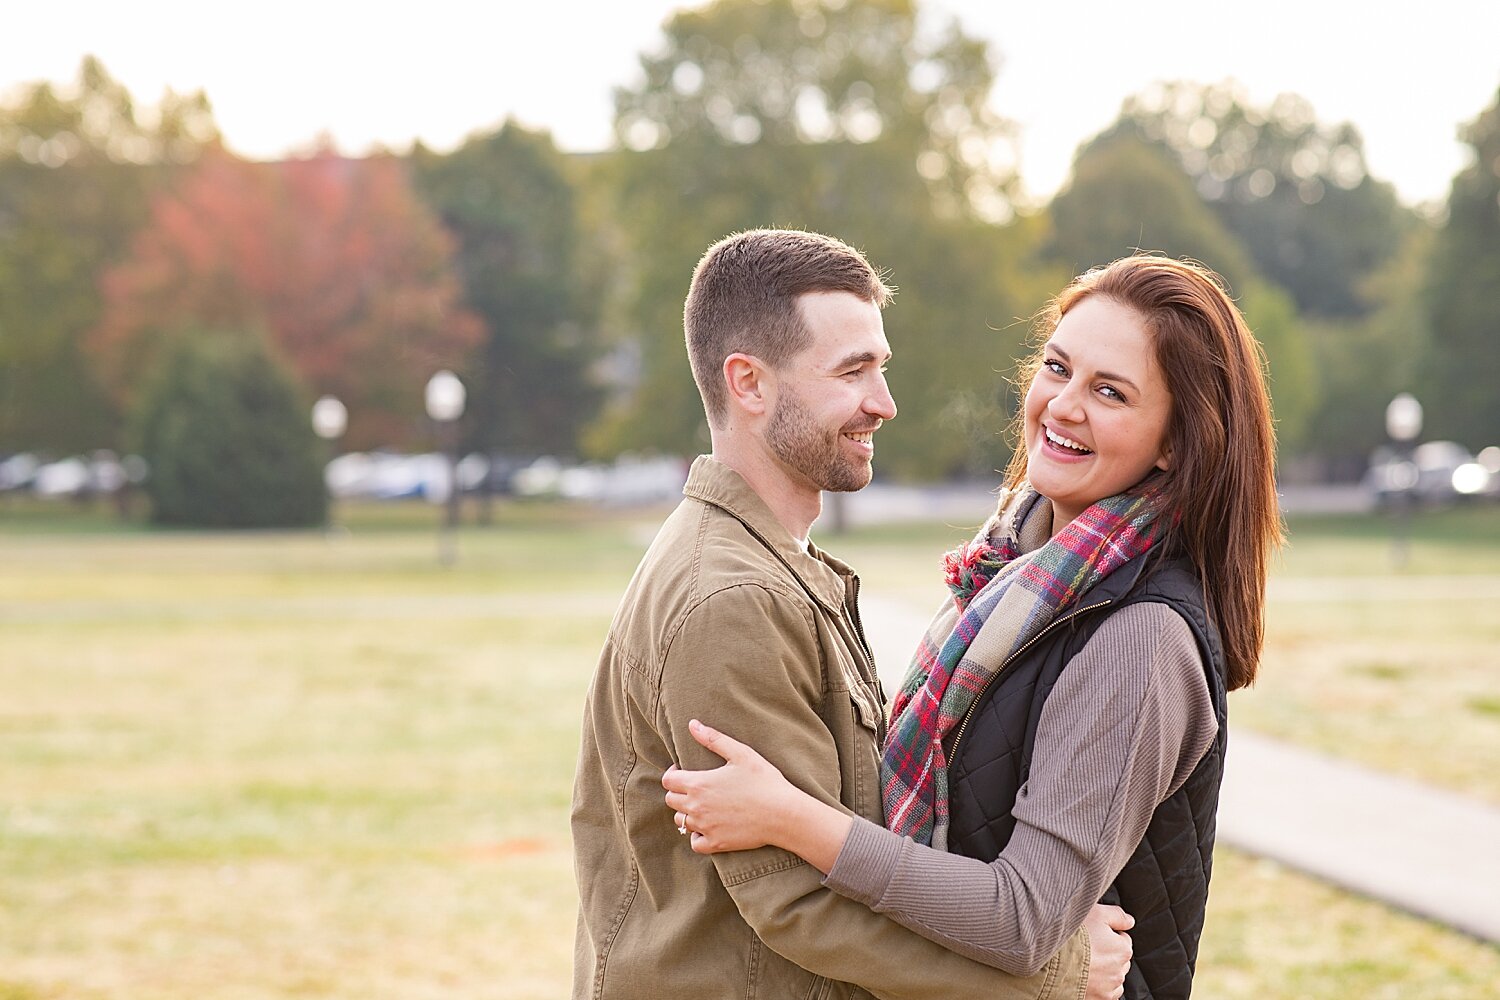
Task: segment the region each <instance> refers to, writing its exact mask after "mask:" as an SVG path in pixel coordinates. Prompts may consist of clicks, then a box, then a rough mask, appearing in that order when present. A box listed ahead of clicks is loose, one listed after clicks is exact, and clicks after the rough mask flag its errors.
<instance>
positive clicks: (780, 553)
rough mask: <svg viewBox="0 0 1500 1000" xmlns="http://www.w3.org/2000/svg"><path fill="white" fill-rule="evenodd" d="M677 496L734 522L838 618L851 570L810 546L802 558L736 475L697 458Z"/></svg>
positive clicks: (708, 458) (793, 542)
mask: <svg viewBox="0 0 1500 1000" xmlns="http://www.w3.org/2000/svg"><path fill="white" fill-rule="evenodd" d="M682 495H683V496H685V497H689V498H691V499H693V500H699V501H702V502H703V503H706V504H711V505H713V506H715V507H718V508H719V509H720V510H722V511H724V512H725V513H726V514H728V515H729V516H731V517H733V518H734V519H735V520H737V521H739V522H740V523H741V524H743V525H744V526H745V528H746V529H747V530H748V531H749V532H750V534H752V535H754V536H755V537H756V538H757V539H758V540H759V541H760V543H761V544H762V545H764V546H765V547H766V548H767V549H768V550H770V552H771V553H772V554H773V555H774V556H775V557H776V559H777V560H778V561H779V562H781V563H782V565H784V566H786V568H787V569H788V570H789V571H790V572H791V574H792V575H793V576H795V577H796V578H797V580H798V582H800V583H801V584H802V586H803V587H804V588H805V589H806V590H807V592H808V593H809V594H811V595H812V596H813V597H814V598H815V599H816V600H817V601H818V603H819V604H822V605H823V606H824V608H825V609H826V610H828V611H830V612H833V613H838V612H839V611H840V610H841V609H842V608H843V606H844V596H845V593H846V583H845V580H846V579H848V578H851V577H853V576H854V572H853V570H851V569H850V568H849V567H848V566H847V565H846V564H844V563H843V562H840V561H839V560H837V559H835V558H833V557H832V556H830V555H828V554H827V553H825V552H823V551H822V550H821V549H819V548H818V547H817V546H816V545H814V544H812V543H811V542H809V543H808V546H807V551H806V552H803V551H802V547H801V546H800V545H798V544H797V540H796V539H795V538H793V537H792V534H791V532H789V531H787V530H786V527H785V526H784V525H782V523H781V522H780V521H778V520H776V515H775V514H773V513H771V508H770V507H768V506H766V502H765V501H764V500H762V499H761V498H760V494H758V493H756V492H755V491H754V490H753V489H751V488H750V484H749V483H747V482H745V480H744V477H742V476H741V475H740V474H739V473H738V472H735V471H734V470H733V469H731V468H730V467H729V466H727V465H725V464H724V463H723V462H720V461H717V460H716V459H714V458H713V457H712V456H710V455H699V456H698V457H697V458H696V459H695V460H694V461H693V467H692V468H691V469H690V470H689V471H688V478H687V483H686V485H684V486H683V488H682Z"/></svg>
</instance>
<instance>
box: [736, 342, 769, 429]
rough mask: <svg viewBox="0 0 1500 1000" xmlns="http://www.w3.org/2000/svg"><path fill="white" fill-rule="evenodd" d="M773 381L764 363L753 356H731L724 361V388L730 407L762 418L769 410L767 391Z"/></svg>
mask: <svg viewBox="0 0 1500 1000" xmlns="http://www.w3.org/2000/svg"><path fill="white" fill-rule="evenodd" d="M774 381H775V379H774V376H773V375H772V374H771V370H770V369H769V368H768V367H767V366H766V364H765V362H763V361H761V360H760V358H757V357H756V356H755V355H753V354H731V355H729V357H727V358H725V359H724V386H725V388H727V389H728V390H729V404H730V406H731V407H737V408H738V409H740V410H742V411H744V412H745V413H748V414H751V415H753V416H763V415H764V414H765V413H766V412H767V411H768V410H769V409H770V402H771V401H770V398H769V390H771V388H772V384H773V383H774Z"/></svg>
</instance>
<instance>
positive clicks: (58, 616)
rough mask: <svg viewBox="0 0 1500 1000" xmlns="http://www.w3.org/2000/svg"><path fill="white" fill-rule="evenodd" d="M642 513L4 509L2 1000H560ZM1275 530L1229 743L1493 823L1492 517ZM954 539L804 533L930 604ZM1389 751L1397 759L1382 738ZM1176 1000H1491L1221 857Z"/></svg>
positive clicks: (1347, 913) (1483, 974)
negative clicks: (575, 852) (134, 515)
mask: <svg viewBox="0 0 1500 1000" xmlns="http://www.w3.org/2000/svg"><path fill="white" fill-rule="evenodd" d="M658 516H659V514H658V513H657V512H652V513H650V514H643V515H638V516H621V515H609V516H604V515H596V514H593V513H591V512H586V511H577V510H559V509H556V508H543V507H522V506H512V507H506V508H502V510H501V511H500V517H499V518H498V521H497V524H496V525H495V526H493V527H491V528H487V529H467V530H466V531H465V532H464V533H463V536H462V538H461V541H460V544H459V552H460V557H459V562H458V564H457V565H456V566H454V567H451V568H449V569H443V568H440V567H439V566H438V565H437V559H436V551H437V539H436V533H435V531H434V530H433V528H432V525H433V518H434V514H433V512H432V511H431V510H430V509H428V508H424V507H420V506H417V507H384V508H367V509H353V510H346V511H341V512H340V518H341V521H343V522H344V523H346V524H348V525H349V530H347V531H344V532H339V533H334V534H332V535H328V536H325V535H324V534H322V533H288V534H253V535H202V534H194V533H164V532H153V531H148V530H144V529H141V528H138V527H137V528H131V529H129V530H125V531H121V530H119V529H118V526H116V525H114V524H113V523H112V522H111V521H110V520H109V519H108V518H107V517H105V516H104V515H102V514H98V515H90V514H88V513H83V514H72V513H69V514H66V515H59V514H58V513H57V512H55V511H50V510H42V509H39V508H18V507H10V508H0V553H3V556H0V692H3V694H0V788H3V789H4V791H3V793H0V879H3V882H0V885H3V888H0V1000H39V998H54V997H55V998H64V997H66V998H70V1000H71V998H82V1000H93V998H105V997H108V998H117V997H118V998H130V1000H137V998H141V1000H156V998H160V1000H186V998H204V997H213V998H218V997H223V998H230V1000H237V998H247V1000H250V998H256V1000H259V998H271V997H306V998H335V997H337V998H345V997H347V998H356V997H358V998H427V997H432V998H504V1000H523V998H524V1000H531V998H537V1000H541V998H553V997H560V996H565V995H566V994H567V989H568V981H569V976H570V964H571V951H572V927H573V881H572V879H573V876H572V859H571V854H570V849H569V843H568V832H567V812H568V800H569V795H570V785H571V778H572V769H573V757H574V754H575V752H576V746H577V727H578V715H579V708H580V704H581V700H582V697H583V692H584V689H585V687H586V685H587V683H588V676H589V672H590V670H591V669H592V666H593V661H594V657H595V655H596V653H597V649H598V646H599V642H600V640H601V638H602V636H603V634H604V629H605V627H606V625H607V623H608V620H609V616H610V614H611V613H612V611H613V607H614V602H615V600H616V599H617V597H618V595H619V593H620V591H621V590H622V589H623V587H624V585H625V582H626V580H627V579H628V578H629V574H630V572H631V570H632V569H633V567H634V563H635V560H636V558H637V557H638V555H639V553H640V551H641V550H642V548H643V547H644V545H645V542H646V540H647V539H649V537H650V534H651V532H652V531H653V530H654V526H655V520H656V518H657V517H658ZM1417 530H1418V532H1419V534H1418V537H1417V539H1416V542H1415V544H1414V548H1413V553H1412V556H1413V558H1412V562H1411V566H1410V568H1409V569H1408V570H1407V571H1405V572H1402V573H1400V574H1396V573H1393V572H1392V571H1391V570H1390V551H1389V541H1388V535H1387V534H1386V526H1385V525H1383V524H1382V523H1380V522H1378V521H1374V520H1370V519H1359V518H1355V519H1324V520H1320V521H1307V522H1297V523H1295V524H1294V525H1293V545H1292V546H1291V547H1290V548H1289V549H1288V551H1287V554H1286V557H1285V560H1284V564H1283V565H1281V566H1279V567H1278V569H1277V572H1276V576H1275V579H1274V581H1273V589H1272V604H1271V611H1270V630H1271V632H1270V642H1269V646H1268V651H1267V657H1266V664H1265V668H1264V672H1263V678H1262V680H1261V682H1260V683H1259V684H1258V685H1257V686H1256V687H1255V688H1254V689H1253V690H1251V691H1248V692H1242V693H1240V694H1236V695H1235V696H1234V698H1233V700H1232V702H1231V711H1232V713H1233V714H1234V718H1235V720H1236V724H1237V725H1240V724H1243V725H1246V726H1251V727H1253V728H1256V729H1259V730H1261V731H1263V732H1267V733H1270V734H1272V735H1276V736H1279V737H1282V738H1285V739H1288V740H1293V741H1295V742H1299V743H1302V744H1304V745H1309V746H1315V747H1319V748H1322V749H1325V750H1328V751H1330V752H1335V753H1342V754H1346V755H1348V756H1352V757H1355V758H1357V759H1360V760H1364V761H1366V762H1368V763H1371V764H1374V765H1376V766H1382V767H1388V768H1393V769H1400V770H1403V771H1406V772H1407V773H1412V774H1416V775H1418V776H1420V777H1423V778H1425V779H1427V780H1431V781H1435V782H1438V783H1441V784H1444V785H1447V786H1449V787H1453V788H1457V789H1459V790H1462V791H1465V792H1467V793H1469V794H1473V795H1477V796H1480V797H1483V798H1487V799H1489V800H1490V801H1494V802H1500V781H1497V779H1496V777H1495V776H1494V775H1493V774H1490V773H1489V769H1490V765H1492V762H1494V761H1496V760H1500V705H1497V704H1496V703H1495V701H1494V695H1493V694H1491V693H1490V692H1491V691H1492V690H1493V684H1492V682H1488V681H1487V679H1489V678H1493V677H1494V676H1496V673H1497V669H1500V662H1497V659H1500V654H1497V652H1496V649H1497V647H1500V643H1497V642H1496V641H1495V640H1496V639H1497V638H1500V635H1497V634H1496V633H1497V627H1500V626H1497V623H1496V622H1495V621H1494V619H1495V616H1494V615H1493V613H1492V612H1490V611H1488V609H1489V608H1491V607H1492V606H1493V603H1494V600H1495V598H1496V597H1500V508H1493V507H1491V508H1485V509H1474V510H1465V511H1456V512H1450V513H1446V514H1441V515H1432V516H1430V517H1426V518H1424V519H1423V520H1422V521H1421V522H1420V523H1419V524H1418V526H1417ZM959 534H961V532H956V531H955V530H954V529H952V528H948V527H945V526H941V525H936V526H934V525H925V526H924V525H916V526H899V527H885V528H878V529H869V530H866V531H863V532H856V533H855V534H853V535H851V536H850V537H848V538H846V539H840V540H837V541H836V542H833V543H831V544H830V547H831V548H834V549H835V550H836V551H838V552H839V553H840V554H842V555H847V556H848V557H849V558H850V560H851V561H852V562H854V563H856V565H859V566H860V568H861V570H862V571H863V572H864V575H865V578H866V583H867V586H868V587H870V588H880V590H881V592H882V593H883V594H890V595H899V596H909V597H910V598H911V599H912V600H913V601H914V602H916V603H917V604H918V605H919V606H925V605H927V604H929V603H931V601H932V597H933V593H934V591H933V589H932V585H931V584H930V583H929V582H928V581H929V580H930V579H931V567H932V565H933V561H934V556H935V553H936V552H937V551H939V549H940V548H941V547H942V545H944V544H946V543H947V542H949V541H951V540H953V539H954V538H955V537H957V536H958V535H959ZM1392 733H1399V734H1400V735H1399V739H1392V738H1391V736H1392ZM1197 995H1201V996H1204V997H1211V998H1212V997H1227V998H1239V997H1245V998H1249V997H1255V998H1257V1000H1266V998H1269V1000H1281V998H1285V1000H1293V998H1296V1000H1303V998H1328V1000H1335V998H1337V1000H1344V998H1346V997H1354V996H1359V997H1391V998H1396V997H1402V998H1405V997H1423V998H1450V997H1451V998H1469V997H1482V996H1492V995H1500V950H1497V949H1495V948H1493V947H1489V946H1486V945H1482V944H1479V943H1476V942H1474V941H1471V940H1469V939H1467V938H1464V937H1462V936H1460V935H1456V934H1453V933H1450V932H1447V931H1445V930H1443V929H1441V928H1438V927H1435V926H1432V925H1430V924H1427V923H1424V922H1422V921H1419V920H1415V919H1413V918H1410V917H1407V916H1404V915H1401V914H1396V913H1392V912H1390V911H1388V910H1386V909H1385V908H1384V907H1381V906H1379V905H1377V904H1374V903H1371V902H1368V901H1364V900H1359V899H1355V898H1352V897H1350V896H1348V895H1346V894H1343V893H1340V892H1338V891H1336V890H1333V889H1331V888H1329V887H1326V886H1323V885H1320V884H1318V883H1316V882H1314V881H1310V880H1308V879H1305V878H1303V877H1301V876H1298V875H1295V874H1293V873H1290V872H1287V871H1284V870H1281V869H1279V868H1276V867H1275V866H1271V865H1268V864H1266V863H1263V862H1259V861H1256V860H1253V859H1248V858H1243V857H1238V856H1236V855H1234V854H1232V853H1230V852H1221V859H1220V864H1219V868H1218V871H1217V873H1216V876H1215V882H1214V895H1213V899H1212V901H1211V904H1210V916H1209V927H1208V930H1207V932H1206V935H1205V944H1204V954H1203V957H1202V960H1201V963H1200V972H1199V988H1198V991H1197Z"/></svg>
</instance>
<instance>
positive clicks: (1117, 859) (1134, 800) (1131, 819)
mask: <svg viewBox="0 0 1500 1000" xmlns="http://www.w3.org/2000/svg"><path fill="white" fill-rule="evenodd" d="M1217 730H1218V723H1217V721H1216V720H1215V718H1214V712H1213V705H1212V703H1211V701H1210V699H1209V693H1208V682H1207V679H1206V677H1205V676H1204V672H1203V661H1202V659H1201V657H1200V656H1199V653H1198V646H1197V643H1196V642H1195V641H1194V639H1193V633H1192V630H1191V629H1190V628H1189V626H1188V624H1187V622H1186V621H1184V620H1183V619H1182V617H1181V616H1179V615H1178V614H1177V613H1176V612H1175V611H1173V610H1172V609H1171V608H1169V607H1167V606H1166V605H1164V604H1156V603H1141V604H1133V605H1130V606H1128V607H1125V608H1122V609H1120V610H1119V611H1117V612H1115V613H1114V614H1113V615H1111V616H1110V617H1109V618H1108V619H1107V620H1106V621H1104V622H1103V623H1102V624H1101V625H1100V626H1099V628H1098V630H1097V631H1096V632H1095V633H1094V635H1093V636H1092V637H1091V638H1090V639H1089V641H1088V642H1087V643H1086V644H1085V645H1084V647H1083V649H1082V650H1080V651H1079V653H1078V655H1077V656H1076V657H1075V658H1074V659H1073V661H1072V662H1071V663H1069V664H1068V668H1067V669H1066V670H1064V671H1063V672H1062V675H1061V677H1060V678H1059V679H1058V682H1057V685H1056V686H1055V687H1054V688H1053V689H1052V693H1051V695H1050V696H1049V697H1048V698H1047V701H1046V704H1045V705H1043V707H1042V714H1041V718H1040V720H1039V722H1038V726H1037V734H1036V744H1035V750H1034V753H1033V754H1032V765H1031V773H1030V775H1029V777H1028V780H1027V781H1026V783H1025V784H1024V785H1022V786H1021V790H1020V793H1019V795H1018V796H1017V798H1016V803H1015V808H1014V810H1013V815H1014V816H1015V819H1016V828H1015V832H1014V833H1013V834H1012V836H1011V839H1010V842H1009V843H1008V844H1007V845H1006V846H1005V849H1004V850H1003V851H1002V852H1001V854H1000V857H999V858H997V859H995V860H994V861H992V862H989V863H985V862H983V861H980V860H977V859H974V858H967V857H961V856H959V855H955V854H948V853H946V852H943V851H937V850H934V849H932V848H930V847H925V846H922V845H919V844H916V843H915V842H913V841H912V840H911V839H909V838H906V837H900V836H897V835H896V834H894V833H891V832H890V831H889V830H886V829H883V828H881V827H879V826H876V825H875V824H873V823H871V822H869V821H868V820H863V819H860V818H858V817H856V818H855V821H854V826H853V828H852V829H851V830H850V831H849V837H848V839H847V840H846V841H845V843H844V847H843V850H841V851H840V852H839V855H838V859H837V861H836V862H835V864H834V866H833V870H832V871H830V872H829V873H828V876H827V878H826V880H825V882H826V884H827V885H828V886H829V887H830V888H832V889H834V890H835V891H837V892H839V893H841V894H843V895H845V896H848V897H850V898H852V899H857V900H859V901H860V902H863V903H865V904H866V905H868V906H869V907H871V908H872V909H874V910H875V911H876V912H878V913H884V914H886V915H888V916H890V917H891V918H892V919H894V920H896V921H898V922H899V923H902V924H904V925H906V926H907V927H909V928H911V929H912V930H914V931H916V932H917V933H919V934H922V935H923V936H925V937H928V938H930V939H932V940H933V941H937V942H939V943H941V944H943V945H945V946H947V947H948V948H950V949H952V950H953V951H956V952H958V953H959V954H961V955H965V956H967V957H969V958H973V959H976V960H978V961H981V962H984V963H986V964H989V965H992V966H995V967H996V968H999V969H1003V970H1005V971H1006V972H1010V973H1013V974H1016V975H1030V974H1032V973H1034V972H1035V971H1036V970H1037V969H1040V968H1041V967H1042V966H1043V964H1045V963H1046V961H1047V959H1048V958H1050V957H1051V956H1052V954H1053V953H1054V952H1055V951H1056V950H1057V949H1058V948H1059V947H1061V946H1062V943H1063V942H1064V941H1065V940H1066V939H1067V937H1068V935H1069V934H1071V933H1072V932H1073V931H1075V930H1076V929H1077V928H1078V927H1079V926H1080V925H1081V924H1082V923H1083V919H1084V917H1085V916H1087V914H1088V910H1089V907H1090V906H1091V905H1093V904H1094V903H1095V902H1096V901H1098V899H1099V897H1100V896H1101V895H1102V894H1103V892H1104V890H1105V888H1106V887H1108V886H1109V884H1110V883H1111V882H1113V881H1114V878H1115V876H1116V875H1118V874H1119V871H1120V869H1121V868H1122V867H1124V865H1125V862H1126V861H1127V860H1128V859H1129V858H1130V854H1131V852H1132V851H1134V850H1135V847H1136V845H1137V844H1138V843H1139V842H1140V840H1141V837H1142V836H1144V835H1145V832H1146V826H1147V824H1148V823H1149V822H1150V820H1151V814H1152V812H1153V811H1155V809H1156V807H1157V806H1158V805H1159V804H1160V803H1161V802H1162V801H1163V800H1165V799H1166V798H1167V797H1168V796H1170V795H1171V794H1172V793H1173V792H1175V791H1176V790H1177V789H1178V788H1179V787H1180V786H1181V785H1182V783H1183V782H1184V781H1186V780H1187V778H1188V776H1189V775H1190V774H1192V772H1193V769H1194V768H1195V767H1197V765H1198V762H1199V761H1200V760H1201V759H1202V758H1203V755H1204V754H1205V753H1207V751H1208V748H1209V746H1210V745H1211V744H1212V743H1213V740H1214V736H1215V735H1216V733H1217Z"/></svg>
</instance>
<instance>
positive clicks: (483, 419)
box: [412, 122, 599, 455]
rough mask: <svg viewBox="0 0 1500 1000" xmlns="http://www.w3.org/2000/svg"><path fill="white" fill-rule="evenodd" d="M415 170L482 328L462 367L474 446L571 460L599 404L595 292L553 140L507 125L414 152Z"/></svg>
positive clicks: (573, 202)
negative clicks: (452, 146) (447, 147)
mask: <svg viewBox="0 0 1500 1000" xmlns="http://www.w3.org/2000/svg"><path fill="white" fill-rule="evenodd" d="M412 162H413V166H414V168H415V174H416V181H417V184H418V187H419V189H420V192H421V194H422V195H423V197H424V198H425V199H426V201H427V202H428V204H429V205H431V206H432V207H433V209H434V210H435V211H436V213H437V215H438V216H439V218H440V219H441V220H442V223H443V225H444V226H445V227H446V228H447V229H448V231H449V232H450V233H451V234H452V235H453V236H454V237H455V238H456V246H455V252H454V263H455V265H456V266H457V269H458V272H459V274H460V275H461V277H462V287H463V292H462V297H463V304H464V305H465V307H466V308H467V309H468V310H469V311H470V312H471V313H473V314H474V315H475V316H476V317H477V318H478V319H479V321H480V322H481V323H482V324H483V328H484V334H483V339H482V340H481V342H480V343H479V345H478V346H477V348H475V351H474V355H473V357H472V358H471V360H470V361H469V363H468V364H467V365H466V366H465V369H466V373H467V374H468V376H469V380H470V383H471V385H472V386H473V389H472V391H471V396H470V406H469V412H468V414H467V416H466V420H465V423H466V425H467V426H468V428H469V445H470V447H473V448H476V449H479V450H481V451H485V452H493V451H504V452H510V453H519V454H530V455H536V454H576V453H577V452H578V435H579V431H580V428H581V427H582V426H583V425H584V424H585V423H586V422H587V421H588V420H589V419H590V418H591V417H592V416H593V415H594V412H595V410H596V408H597V405H598V400H599V389H598V387H597V386H596V385H595V383H594V380H593V378H592V375H591V371H590V367H591V365H592V364H593V363H594V362H595V360H596V359H597V355H598V350H597V347H596V339H597V338H596V331H597V324H598V282H597V280H596V279H593V278H592V277H590V275H589V274H587V273H586V272H585V261H586V254H585V252H584V251H583V250H582V249H581V248H580V245H579V244H580V220H579V210H578V206H577V204H576V196H575V191H574V182H573V180H572V179H571V178H570V177H569V176H568V173H567V170H566V167H565V164H564V161H563V158H562V156H561V155H560V154H559V153H558V151H557V149H556V147H555V146H554V145H553V143H552V139H551V137H550V136H549V135H547V134H546V133H540V132H531V131H528V130H527V129H525V128H522V127H521V126H519V125H517V124H515V123H514V122H507V123H506V124H505V125H504V126H502V127H501V128H500V129H498V130H497V131H495V132H492V133H489V134H485V135H477V136H474V137H472V138H470V139H469V140H468V141H467V142H466V143H464V145H463V146H461V147H459V148H458V149H457V150H455V151H454V152H452V153H449V154H447V155H439V154H436V153H433V152H430V151H428V150H425V149H422V148H420V147H419V148H417V149H416V150H414V151H413V154H412Z"/></svg>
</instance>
